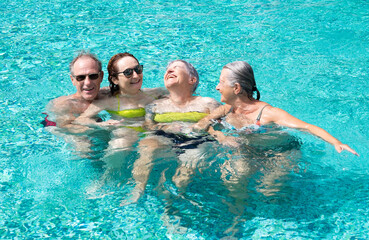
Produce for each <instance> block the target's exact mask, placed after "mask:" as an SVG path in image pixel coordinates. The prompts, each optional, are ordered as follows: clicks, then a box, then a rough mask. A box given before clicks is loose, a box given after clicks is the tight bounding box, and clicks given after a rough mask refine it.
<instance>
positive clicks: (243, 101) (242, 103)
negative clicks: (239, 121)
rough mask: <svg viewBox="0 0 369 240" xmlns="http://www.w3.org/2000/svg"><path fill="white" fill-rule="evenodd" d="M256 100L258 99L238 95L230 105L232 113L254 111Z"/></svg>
mask: <svg viewBox="0 0 369 240" xmlns="http://www.w3.org/2000/svg"><path fill="white" fill-rule="evenodd" d="M258 102H259V100H255V99H249V98H248V97H239V98H237V99H236V100H235V101H234V102H233V104H231V105H232V107H233V112H234V113H244V114H245V113H246V114H247V113H250V112H254V111H255V109H256V103H258Z"/></svg>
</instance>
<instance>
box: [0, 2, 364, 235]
mask: <svg viewBox="0 0 369 240" xmlns="http://www.w3.org/2000/svg"><path fill="white" fill-rule="evenodd" d="M0 6H1V9H2V14H1V15H0V17H1V22H2V25H1V26H0V28H1V33H0V39H1V45H0V59H1V63H2V64H1V69H0V73H1V74H0V79H1V81H0V85H1V88H0V89H1V98H0V101H1V105H0V109H1V115H0V118H1V122H2V128H1V134H0V136H1V141H0V144H1V159H0V189H1V193H0V202H1V204H0V238H3V239H15V238H20V239H23V238H81V239H84V238H89V239H101V238H104V239H116V238H121V239H134V238H136V239H219V238H222V237H226V236H234V237H235V238H243V239H261V238H275V239H289V238H296V239H314V238H325V239H332V238H333V239H334V238H335V239H342V238H344V239H350V238H353V239H360V238H366V236H367V235H368V229H369V226H368V222H369V217H368V214H369V210H368V209H369V208H368V205H369V184H368V183H369V178H368V165H369V164H368V162H369V161H368V160H369V155H368V149H369V141H368V139H369V134H368V130H367V129H368V128H369V121H368V119H369V101H368V100H369V94H368V90H367V86H368V83H367V82H368V74H369V71H368V67H367V66H368V63H369V61H368V57H367V56H368V52H369V34H368V33H369V21H368V20H369V15H368V12H369V4H368V3H367V1H364V0H362V1H353V0H347V1H327V0H325V1H264V0H263V1H257V2H252V1H246V2H245V1H201V3H196V2H195V1H184V2H182V3H178V2H176V1H121V2H119V3H115V2H112V1H104V0H102V1H73V2H70V1H62V0H57V1H54V2H53V4H50V3H49V2H46V1H34V0H30V1H19V0H16V1H2V2H1V3H0ZM79 49H90V50H91V51H92V52H93V53H95V54H97V55H98V56H99V58H100V59H101V60H102V62H103V64H104V69H105V68H106V64H107V62H108V60H109V58H110V57H111V56H112V55H114V54H115V53H117V52H122V51H129V52H131V53H133V54H134V55H135V56H137V57H138V59H139V60H140V61H141V62H142V63H143V64H144V65H145V72H144V86H145V87H157V86H163V83H162V78H163V74H164V69H165V66H166V64H167V63H168V62H169V61H171V60H174V59H177V58H183V59H185V60H188V61H189V62H191V63H192V64H193V65H194V66H195V67H196V68H197V69H198V71H199V74H200V85H199V89H198V93H200V94H201V95H202V96H210V97H214V98H216V99H218V100H219V94H218V93H217V92H216V90H215V86H216V84H217V81H218V78H219V74H220V70H221V67H222V66H223V65H224V64H226V63H228V62H231V61H235V60H245V61H248V62H249V63H250V64H251V65H252V66H253V68H254V71H255V76H256V81H257V84H258V87H259V89H260V92H261V99H262V100H264V101H266V102H268V103H270V104H272V105H274V106H277V107H280V108H282V109H285V110H287V111H288V112H290V113H291V114H293V115H295V116H297V117H298V118H300V119H303V120H304V121H307V122H310V123H312V124H315V125H318V126H320V127H322V128H324V129H326V130H328V131H329V132H330V133H331V134H332V135H334V136H335V137H337V138H338V139H340V140H341V141H343V142H345V143H347V144H349V145H350V146H352V147H353V148H354V149H356V150H357V151H358V152H359V154H360V155H361V156H360V157H355V156H353V155H350V154H349V153H342V154H338V153H336V152H335V150H334V149H333V147H331V146H330V145H329V144H326V143H324V142H322V141H321V140H319V139H316V138H314V137H312V136H310V135H307V134H303V133H300V132H297V131H290V134H291V135H293V136H295V137H296V139H298V141H299V143H300V150H299V151H300V152H299V153H297V154H296V153H288V154H287V155H286V156H287V157H285V158H282V160H281V159H279V158H276V156H274V153H273V152H272V153H271V154H269V153H268V154H267V153H265V154H264V153H259V154H264V155H263V157H258V156H259V155H257V156H256V157H255V156H254V155H251V156H252V157H250V155H247V156H249V159H248V161H247V162H243V161H238V160H239V159H240V157H239V156H240V155H236V154H235V152H234V150H232V149H230V148H226V147H219V146H217V147H214V146H212V147H210V146H209V147H208V152H207V154H206V155H205V156H204V157H203V158H201V161H200V163H196V164H195V168H194V173H193V176H192V177H191V179H190V181H189V183H188V185H187V187H186V188H185V189H184V191H180V190H183V189H178V188H177V187H176V185H175V184H174V181H173V176H175V170H176V168H177V167H178V161H177V159H175V158H171V157H161V158H160V157H158V158H157V159H155V166H154V168H153V171H152V174H151V175H150V179H149V183H148V186H147V189H146V191H145V194H144V195H143V196H142V198H141V199H140V200H139V201H138V202H137V203H135V204H129V205H126V206H121V202H122V200H124V199H125V198H126V197H127V196H128V195H129V194H130V192H131V191H132V188H133V187H134V182H133V180H132V176H131V174H130V170H131V168H132V164H133V162H134V160H135V159H136V158H137V154H135V152H133V153H132V154H131V155H130V156H129V157H127V159H126V165H125V166H124V167H122V169H121V170H120V171H116V172H115V173H114V174H113V175H112V176H111V177H110V178H109V181H107V182H106V183H105V184H104V185H103V186H102V187H101V188H98V189H95V190H94V191H90V190H91V188H93V186H95V185H96V183H98V181H99V179H100V178H101V176H102V174H103V173H104V163H102V162H101V161H99V159H100V158H101V152H102V151H101V149H103V148H104V146H103V143H100V145H98V146H99V147H100V148H97V149H96V150H95V152H94V155H93V157H91V158H85V157H79V156H78V155H76V154H75V152H74V151H73V149H72V148H71V147H70V146H69V145H68V144H67V143H65V142H64V140H63V139H60V138H58V137H56V136H54V135H52V134H50V133H49V132H47V131H45V129H44V128H42V127H41V125H40V121H41V120H42V115H41V112H42V111H43V109H44V106H45V105H46V104H47V103H48V101H49V100H51V99H53V98H55V97H57V96H60V95H66V94H70V93H72V92H73V91H74V89H73V86H72V84H71V83H70V79H69V76H68V64H69V62H70V60H71V58H72V56H73V55H74V53H75V51H77V50H79ZM103 85H104V86H107V85H108V84H107V79H106V78H105V79H104V84H103ZM166 154H167V152H165V153H163V156H166ZM298 154H301V155H300V156H297V155H298ZM245 169H247V170H248V171H246V170H245ZM250 169H251V170H250Z"/></svg>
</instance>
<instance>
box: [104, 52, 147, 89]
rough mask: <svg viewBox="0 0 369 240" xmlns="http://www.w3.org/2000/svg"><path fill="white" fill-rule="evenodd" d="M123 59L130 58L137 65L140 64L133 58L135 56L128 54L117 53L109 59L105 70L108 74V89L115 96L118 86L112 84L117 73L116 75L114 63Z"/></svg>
mask: <svg viewBox="0 0 369 240" xmlns="http://www.w3.org/2000/svg"><path fill="white" fill-rule="evenodd" d="M124 57H132V58H134V59H135V60H136V61H137V63H138V64H140V62H139V61H138V60H137V58H135V56H133V55H132V54H130V53H128V52H124V53H117V54H115V55H114V56H113V57H111V58H110V60H109V63H108V66H107V69H108V74H109V75H108V80H109V87H110V92H111V94H112V95H114V94H116V93H117V92H118V91H119V85H117V84H115V83H114V82H113V78H114V77H117V73H118V70H117V64H116V63H117V62H118V61H119V60H120V59H122V58H124Z"/></svg>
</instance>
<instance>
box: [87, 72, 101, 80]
mask: <svg viewBox="0 0 369 240" xmlns="http://www.w3.org/2000/svg"><path fill="white" fill-rule="evenodd" d="M88 77H89V78H90V79H91V80H96V79H98V78H99V74H98V73H94V74H90V75H88Z"/></svg>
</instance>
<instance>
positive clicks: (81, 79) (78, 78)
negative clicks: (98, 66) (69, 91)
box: [76, 75, 86, 81]
mask: <svg viewBox="0 0 369 240" xmlns="http://www.w3.org/2000/svg"><path fill="white" fill-rule="evenodd" d="M85 78H86V75H78V76H76V80H77V81H83V80H85Z"/></svg>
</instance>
